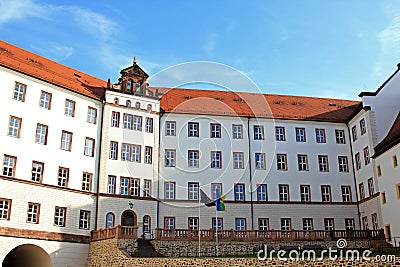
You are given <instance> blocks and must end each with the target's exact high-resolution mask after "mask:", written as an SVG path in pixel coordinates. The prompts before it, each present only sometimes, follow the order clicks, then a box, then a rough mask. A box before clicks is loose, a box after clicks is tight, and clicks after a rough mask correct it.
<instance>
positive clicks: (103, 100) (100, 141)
mask: <svg viewBox="0 0 400 267" xmlns="http://www.w3.org/2000/svg"><path fill="white" fill-rule="evenodd" d="M105 102H106V101H105V99H102V100H101V112H100V115H101V116H99V120H100V134H99V142H98V143H99V154H98V161H97V189H96V190H97V192H96V221H95V223H94V229H95V230H97V226H98V221H99V198H100V170H101V147H102V143H103V121H104V119H103V115H104V106H105Z"/></svg>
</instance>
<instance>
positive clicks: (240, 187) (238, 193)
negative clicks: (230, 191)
mask: <svg viewBox="0 0 400 267" xmlns="http://www.w3.org/2000/svg"><path fill="white" fill-rule="evenodd" d="M235 201H244V184H235Z"/></svg>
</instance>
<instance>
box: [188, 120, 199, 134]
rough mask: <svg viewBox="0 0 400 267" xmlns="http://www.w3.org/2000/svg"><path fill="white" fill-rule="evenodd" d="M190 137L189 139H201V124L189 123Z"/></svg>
mask: <svg viewBox="0 0 400 267" xmlns="http://www.w3.org/2000/svg"><path fill="white" fill-rule="evenodd" d="M188 136H189V137H199V123H198V122H189V123H188Z"/></svg>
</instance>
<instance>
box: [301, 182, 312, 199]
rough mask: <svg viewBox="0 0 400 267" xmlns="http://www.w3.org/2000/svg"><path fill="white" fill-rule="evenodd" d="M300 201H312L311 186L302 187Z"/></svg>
mask: <svg viewBox="0 0 400 267" xmlns="http://www.w3.org/2000/svg"><path fill="white" fill-rule="evenodd" d="M300 200H301V202H310V201H311V192H310V186H309V185H300Z"/></svg>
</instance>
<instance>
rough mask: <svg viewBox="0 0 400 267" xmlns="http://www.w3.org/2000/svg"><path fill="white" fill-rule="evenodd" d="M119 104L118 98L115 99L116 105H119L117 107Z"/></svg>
mask: <svg viewBox="0 0 400 267" xmlns="http://www.w3.org/2000/svg"><path fill="white" fill-rule="evenodd" d="M118 103H119V99H118V97H116V98H114V104H117V105H118Z"/></svg>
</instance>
